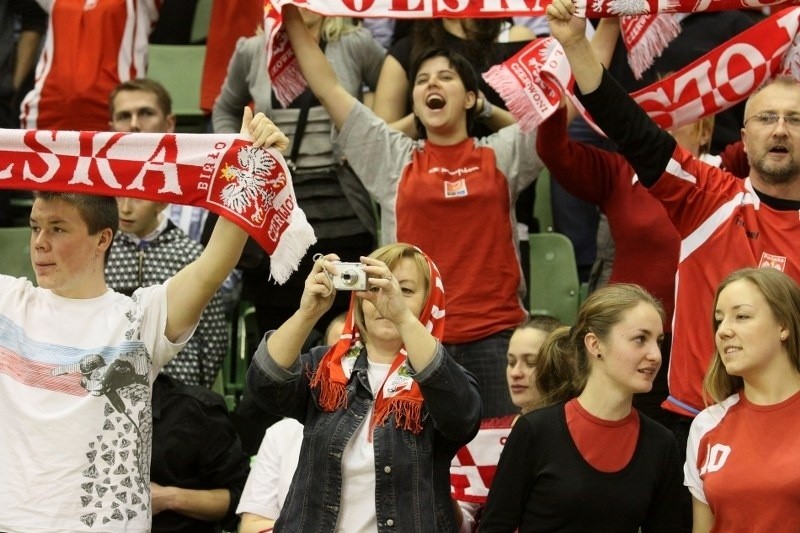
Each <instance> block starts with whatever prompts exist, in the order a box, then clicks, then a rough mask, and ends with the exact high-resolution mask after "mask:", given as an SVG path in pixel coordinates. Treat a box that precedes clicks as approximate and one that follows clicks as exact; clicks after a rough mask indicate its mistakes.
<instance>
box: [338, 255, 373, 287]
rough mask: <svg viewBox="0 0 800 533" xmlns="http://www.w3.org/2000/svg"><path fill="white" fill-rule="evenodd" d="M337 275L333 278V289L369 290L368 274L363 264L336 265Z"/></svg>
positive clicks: (343, 263)
mask: <svg viewBox="0 0 800 533" xmlns="http://www.w3.org/2000/svg"><path fill="white" fill-rule="evenodd" d="M334 264H335V266H336V273H335V274H333V276H332V277H331V281H333V288H334V289H336V290H338V291H365V290H367V273H366V272H364V265H362V264H361V263H345V262H338V263H334Z"/></svg>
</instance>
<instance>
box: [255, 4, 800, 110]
mask: <svg viewBox="0 0 800 533" xmlns="http://www.w3.org/2000/svg"><path fill="white" fill-rule="evenodd" d="M550 1H551V0H536V1H535V2H529V1H527V0H526V1H525V2H499V1H496V0H264V30H265V31H266V33H267V36H268V38H267V65H268V66H267V70H268V72H269V76H270V79H271V80H272V85H273V89H274V90H275V96H276V97H277V98H278V100H279V101H280V102H281V104H282V105H283V106H287V105H289V103H290V102H292V101H293V100H294V99H295V98H296V97H297V96H299V95H300V94H302V92H303V90H304V89H305V80H304V79H303V76H302V74H301V73H300V69H299V67H298V65H297V60H296V58H295V57H294V52H293V51H292V47H291V45H290V44H289V38H288V36H287V35H286V32H284V31H282V30H281V15H280V11H281V8H282V7H283V6H285V5H289V4H291V5H296V6H298V7H303V8H306V9H309V10H311V11H314V12H316V13H320V14H323V15H328V16H341V17H355V18H362V17H387V18H398V19H402V18H412V19H430V18H441V17H448V18H497V17H501V18H507V17H511V16H528V17H535V16H543V15H545V8H546V7H547V5H548V4H549V3H550ZM798 3H800V0H640V1H636V2H633V1H631V0H576V2H575V4H576V7H577V11H576V13H578V14H579V16H585V17H586V18H603V17H618V16H619V17H622V18H623V21H622V26H621V28H622V33H623V40H624V42H625V44H626V46H627V48H628V52H629V62H630V64H631V67H632V69H633V71H634V73H636V74H637V77H638V76H639V75H640V74H641V73H642V72H644V71H645V70H647V68H648V67H649V66H650V65H651V64H652V62H653V59H655V58H656V57H658V56H659V55H660V54H661V52H662V51H663V50H664V48H665V47H666V46H667V45H668V44H669V42H670V41H671V40H672V39H673V38H675V36H677V35H678V33H679V31H680V25H679V24H678V22H677V20H676V19H675V18H674V16H672V15H671V13H691V12H697V11H726V10H733V9H742V8H758V7H772V8H775V7H776V6H785V5H796V4H798ZM656 13H660V15H659V16H654V15H655V14H656ZM640 15H641V16H640Z"/></svg>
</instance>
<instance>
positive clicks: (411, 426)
mask: <svg viewBox="0 0 800 533" xmlns="http://www.w3.org/2000/svg"><path fill="white" fill-rule="evenodd" d="M391 415H394V420H395V427H397V428H399V429H403V430H405V431H410V432H411V433H413V434H414V435H419V434H420V432H421V431H422V402H420V401H418V400H415V399H413V398H408V397H402V398H392V399H390V400H387V401H386V402H384V403H383V405H382V406H381V407H380V408H378V407H377V404H376V409H375V414H374V416H373V417H372V422H370V425H371V427H370V432H369V434H370V435H372V432H373V431H374V430H375V428H376V427H377V426H382V425H384V424H385V423H386V421H387V420H388V419H389V416H391Z"/></svg>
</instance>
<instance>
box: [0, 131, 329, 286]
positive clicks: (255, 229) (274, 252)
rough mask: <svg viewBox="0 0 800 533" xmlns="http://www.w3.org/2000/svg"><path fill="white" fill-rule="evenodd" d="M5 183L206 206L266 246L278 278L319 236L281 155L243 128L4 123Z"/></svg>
mask: <svg viewBox="0 0 800 533" xmlns="http://www.w3.org/2000/svg"><path fill="white" fill-rule="evenodd" d="M0 189H27V190H45V191H57V192H72V193H81V194H95V195H103V196H127V197H133V198H142V199H145V200H155V201H159V202H168V203H174V204H184V205H194V206H199V207H204V208H206V209H208V210H210V211H213V212H214V213H217V214H218V215H220V216H223V217H225V218H227V219H228V220H231V221H233V222H235V223H236V224H237V225H239V227H241V228H242V229H244V230H245V231H247V232H248V233H249V234H250V235H251V236H252V237H253V238H254V239H255V240H256V241H257V242H258V243H259V244H260V245H261V247H263V248H264V250H265V251H266V252H267V253H268V254H269V255H270V265H271V266H270V274H271V276H272V277H273V278H274V279H275V280H276V281H277V282H278V283H284V282H285V281H286V280H287V279H288V278H289V276H290V275H291V274H292V272H294V271H295V270H296V269H297V266H298V264H299V263H300V259H302V257H303V255H305V252H306V250H308V247H309V246H311V245H312V244H314V243H315V242H316V238H315V236H314V230H313V229H312V228H311V225H310V224H309V223H308V221H307V220H306V217H305V214H304V213H303V211H302V210H301V209H300V207H299V206H298V205H297V200H296V199H295V195H294V190H293V188H292V181H291V176H290V174H289V170H288V168H287V167H286V162H285V161H284V160H283V157H282V156H281V154H280V153H279V152H278V151H276V150H272V149H263V148H259V149H256V148H253V147H252V145H251V144H250V143H249V142H247V141H245V140H242V139H241V138H239V137H238V136H236V135H206V134H183V133H165V134H161V133H114V132H91V131H45V130H38V131H37V130H28V131H24V130H7V129H0Z"/></svg>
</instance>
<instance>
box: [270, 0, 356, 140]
mask: <svg viewBox="0 0 800 533" xmlns="http://www.w3.org/2000/svg"><path fill="white" fill-rule="evenodd" d="M282 15H283V23H284V27H285V28H286V33H287V34H288V35H289V40H290V41H291V43H292V48H293V49H294V53H295V56H296V57H297V62H298V63H299V65H300V70H302V72H303V76H304V77H305V79H306V82H308V86H309V87H311V91H312V92H313V93H314V95H315V96H316V97H317V99H318V100H319V102H320V103H321V104H322V106H323V107H324V108H325V110H326V111H327V112H328V114H329V115H330V116H331V120H332V121H333V124H334V125H335V126H336V127H337V128H339V129H341V127H342V124H344V121H345V119H346V118H347V115H349V114H350V111H351V110H352V109H353V105H355V103H356V99H355V98H354V97H353V96H352V95H351V94H350V93H348V92H347V90H346V89H345V88H344V87H342V85H341V84H340V83H339V80H338V78H337V77H336V72H334V70H333V67H331V64H330V63H328V59H327V58H326V57H325V54H324V53H323V52H322V50H321V49H320V47H319V45H318V44H317V42H316V41H315V40H314V37H313V36H312V35H311V32H310V31H309V30H308V28H306V25H305V23H303V18H302V17H301V16H300V13H299V12H298V11H297V8H296V7H294V6H291V5H286V6H284V7H283V11H282Z"/></svg>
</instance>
